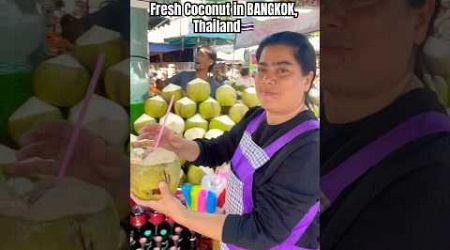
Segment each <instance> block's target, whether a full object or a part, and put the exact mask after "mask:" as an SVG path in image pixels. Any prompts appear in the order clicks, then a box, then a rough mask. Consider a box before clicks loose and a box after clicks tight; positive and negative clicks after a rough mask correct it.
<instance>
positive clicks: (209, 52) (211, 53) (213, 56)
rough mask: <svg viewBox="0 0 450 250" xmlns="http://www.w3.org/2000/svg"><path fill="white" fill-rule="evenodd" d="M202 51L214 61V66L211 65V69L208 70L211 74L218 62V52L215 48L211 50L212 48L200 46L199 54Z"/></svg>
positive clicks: (198, 48)
mask: <svg viewBox="0 0 450 250" xmlns="http://www.w3.org/2000/svg"><path fill="white" fill-rule="evenodd" d="M200 50H202V51H204V52H205V53H206V54H207V55H208V57H209V59H211V60H213V64H211V65H210V66H209V68H208V71H209V72H211V70H212V69H213V68H214V65H215V64H216V61H217V54H216V51H215V50H214V49H213V48H211V47H209V46H207V45H200V46H198V47H197V53H198V52H199V51H200Z"/></svg>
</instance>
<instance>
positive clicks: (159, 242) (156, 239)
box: [153, 236, 163, 249]
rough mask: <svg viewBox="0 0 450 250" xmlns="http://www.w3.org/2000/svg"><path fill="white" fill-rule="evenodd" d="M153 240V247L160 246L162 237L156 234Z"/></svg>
mask: <svg viewBox="0 0 450 250" xmlns="http://www.w3.org/2000/svg"><path fill="white" fill-rule="evenodd" d="M154 240H155V247H158V248H161V243H162V240H163V239H162V237H161V236H156V237H155V238H154ZM153 249H154V248H153Z"/></svg>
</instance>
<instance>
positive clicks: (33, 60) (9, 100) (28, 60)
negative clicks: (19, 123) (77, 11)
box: [0, 0, 45, 141]
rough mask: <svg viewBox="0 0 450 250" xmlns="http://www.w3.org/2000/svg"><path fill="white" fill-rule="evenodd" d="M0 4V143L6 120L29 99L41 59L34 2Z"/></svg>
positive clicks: (41, 23) (40, 20)
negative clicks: (34, 75) (33, 78)
mask: <svg viewBox="0 0 450 250" xmlns="http://www.w3.org/2000/svg"><path fill="white" fill-rule="evenodd" d="M17 2H19V1H15V0H0V9H1V11H0V34H2V39H0V86H1V88H2V91H1V92H0V107H1V109H0V141H2V140H5V138H6V137H7V131H8V127H7V124H8V118H9V116H11V114H12V113H13V112H14V111H15V110H16V109H17V108H18V107H19V106H20V105H22V104H23V103H24V102H25V101H26V100H27V99H28V98H29V97H31V96H32V95H33V85H32V73H33V68H34V67H35V66H36V64H37V63H39V61H40V60H42V59H44V58H42V56H43V55H44V49H45V20H44V17H43V16H42V15H40V14H39V13H38V12H37V9H36V5H35V1H20V5H18V4H17Z"/></svg>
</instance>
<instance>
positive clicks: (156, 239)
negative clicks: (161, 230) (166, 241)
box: [155, 236, 163, 242]
mask: <svg viewBox="0 0 450 250" xmlns="http://www.w3.org/2000/svg"><path fill="white" fill-rule="evenodd" d="M162 240H163V238H162V237H161V236H156V237H155V241H156V242H161V241H162Z"/></svg>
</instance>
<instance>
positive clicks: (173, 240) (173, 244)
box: [170, 235, 180, 248]
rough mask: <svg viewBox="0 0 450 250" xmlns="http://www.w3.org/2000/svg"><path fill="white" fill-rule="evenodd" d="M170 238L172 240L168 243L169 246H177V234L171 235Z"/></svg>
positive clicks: (178, 238) (178, 237)
mask: <svg viewBox="0 0 450 250" xmlns="http://www.w3.org/2000/svg"><path fill="white" fill-rule="evenodd" d="M171 240H172V243H171V244H170V246H172V247H176V248H178V245H179V240H180V236H179V235H172V236H171Z"/></svg>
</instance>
